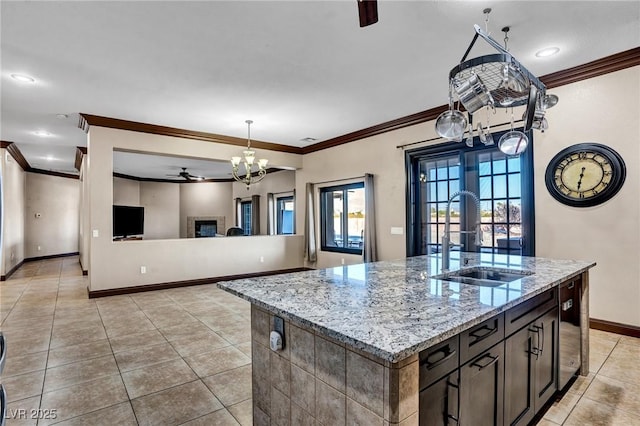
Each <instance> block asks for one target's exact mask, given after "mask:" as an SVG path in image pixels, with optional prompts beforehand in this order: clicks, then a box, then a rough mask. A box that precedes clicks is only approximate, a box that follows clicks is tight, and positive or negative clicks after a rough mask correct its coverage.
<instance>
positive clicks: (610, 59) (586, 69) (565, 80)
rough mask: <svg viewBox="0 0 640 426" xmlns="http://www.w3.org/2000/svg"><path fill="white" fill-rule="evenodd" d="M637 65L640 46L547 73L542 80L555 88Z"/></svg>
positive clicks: (549, 87) (639, 60) (550, 87)
mask: <svg viewBox="0 0 640 426" xmlns="http://www.w3.org/2000/svg"><path fill="white" fill-rule="evenodd" d="M636 65H640V47H636V48H634V49H630V50H625V51H624V52H620V53H616V54H614V55H610V56H605V57H604V58H601V59H596V60H595V61H591V62H587V63H586V64H582V65H578V66H577V67H573V68H567V69H566V70H562V71H558V72H554V73H551V74H546V75H543V76H542V77H540V80H541V81H542V82H543V83H544V85H545V86H547V89H553V88H554V87H559V86H564V85H565V84H571V83H575V82H578V81H582V80H587V79H590V78H594V77H598V76H601V75H604V74H609V73H612V72H616V71H621V70H623V69H626V68H631V67H634V66H636Z"/></svg>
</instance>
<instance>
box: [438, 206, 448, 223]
mask: <svg viewBox="0 0 640 426" xmlns="http://www.w3.org/2000/svg"><path fill="white" fill-rule="evenodd" d="M446 211H447V203H438V218H439V220H440V221H442V222H444V219H445V213H446Z"/></svg>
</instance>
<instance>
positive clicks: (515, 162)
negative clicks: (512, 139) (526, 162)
mask: <svg viewBox="0 0 640 426" xmlns="http://www.w3.org/2000/svg"><path fill="white" fill-rule="evenodd" d="M507 168H508V169H509V173H511V172H519V171H520V157H509V158H508V159H507Z"/></svg>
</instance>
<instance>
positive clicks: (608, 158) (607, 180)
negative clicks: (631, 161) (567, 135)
mask: <svg viewBox="0 0 640 426" xmlns="http://www.w3.org/2000/svg"><path fill="white" fill-rule="evenodd" d="M626 174H627V171H626V167H625V164H624V161H623V160H622V157H621V156H620V154H618V153H617V152H616V151H614V150H613V149H611V148H609V147H608V146H606V145H602V144H598V143H579V144H576V145H572V146H570V147H568V148H565V149H563V150H562V151H560V152H559V153H558V154H556V156H555V157H553V159H552V160H551V162H550V163H549V165H548V166H547V171H546V173H545V183H546V184H547V189H548V190H549V193H550V194H551V195H552V196H553V198H555V199H556V200H558V201H560V202H561V203H564V204H566V205H569V206H573V207H591V206H596V205H598V204H601V203H604V202H605V201H607V200H609V199H611V197H613V196H614V195H616V194H617V193H618V191H619V190H620V188H621V187H622V184H623V183H624V179H625V177H626Z"/></svg>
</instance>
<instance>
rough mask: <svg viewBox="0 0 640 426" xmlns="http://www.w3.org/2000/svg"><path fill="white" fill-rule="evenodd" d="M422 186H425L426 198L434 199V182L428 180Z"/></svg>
mask: <svg viewBox="0 0 640 426" xmlns="http://www.w3.org/2000/svg"><path fill="white" fill-rule="evenodd" d="M424 186H425V187H426V188H427V200H435V199H436V183H435V182H429V183H427V184H425V185H424Z"/></svg>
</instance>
